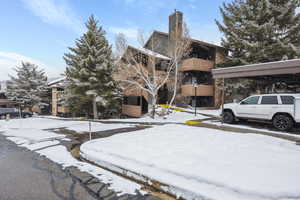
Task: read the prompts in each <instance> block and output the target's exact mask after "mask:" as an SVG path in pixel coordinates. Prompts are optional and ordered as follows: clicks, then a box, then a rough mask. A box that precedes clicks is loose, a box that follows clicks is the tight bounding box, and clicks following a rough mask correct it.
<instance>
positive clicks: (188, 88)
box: [181, 84, 214, 97]
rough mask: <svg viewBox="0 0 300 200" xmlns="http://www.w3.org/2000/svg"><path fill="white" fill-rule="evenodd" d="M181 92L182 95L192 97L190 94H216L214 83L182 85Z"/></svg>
mask: <svg viewBox="0 0 300 200" xmlns="http://www.w3.org/2000/svg"><path fill="white" fill-rule="evenodd" d="M181 94H182V96H186V97H190V96H214V87H213V85H198V86H197V88H196V92H195V88H194V86H193V85H192V84H189V85H182V86H181Z"/></svg>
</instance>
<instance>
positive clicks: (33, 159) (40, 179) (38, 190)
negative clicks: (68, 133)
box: [0, 134, 154, 200]
mask: <svg viewBox="0 0 300 200" xmlns="http://www.w3.org/2000/svg"><path fill="white" fill-rule="evenodd" d="M0 199H1V200H27V199H30V200H95V199H104V200H105V199H124V200H125V199H147V200H150V199H154V197H152V196H139V195H137V196H132V195H123V196H117V194H116V193H114V192H113V191H111V190H109V189H108V186H107V185H105V184H103V183H101V182H99V181H97V180H96V179H93V177H91V176H90V175H89V174H87V173H83V172H80V171H79V170H77V169H74V168H69V169H66V170H62V169H61V167H60V166H59V165H58V164H56V163H53V162H52V161H50V160H48V159H46V158H44V157H40V156H39V155H38V154H36V153H34V152H30V151H28V150H25V149H24V148H20V147H17V146H16V145H15V144H14V143H12V142H10V141H8V140H7V139H5V137H4V136H2V135H1V134H0Z"/></svg>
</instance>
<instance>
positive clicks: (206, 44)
mask: <svg viewBox="0 0 300 200" xmlns="http://www.w3.org/2000/svg"><path fill="white" fill-rule="evenodd" d="M155 34H158V35H161V36H163V37H167V38H168V37H169V34H168V33H165V32H161V31H157V30H154V31H153V32H152V34H151V35H150V37H149V38H148V40H147V42H146V43H145V45H144V47H145V46H147V44H148V43H149V41H150V39H151V38H152V37H153V36H154V35H155ZM191 41H192V42H195V43H198V44H201V45H204V46H208V47H213V48H221V49H224V50H225V48H224V47H221V46H219V45H215V44H212V43H208V42H203V41H201V40H196V39H193V38H191Z"/></svg>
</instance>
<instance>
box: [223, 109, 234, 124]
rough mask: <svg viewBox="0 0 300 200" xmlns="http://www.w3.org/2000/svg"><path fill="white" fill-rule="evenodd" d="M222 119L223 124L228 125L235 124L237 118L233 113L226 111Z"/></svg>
mask: <svg viewBox="0 0 300 200" xmlns="http://www.w3.org/2000/svg"><path fill="white" fill-rule="evenodd" d="M222 118H223V122H224V123H227V124H233V123H234V122H235V117H234V115H233V113H232V112H231V111H224V113H223V115H222Z"/></svg>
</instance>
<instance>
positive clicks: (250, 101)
mask: <svg viewBox="0 0 300 200" xmlns="http://www.w3.org/2000/svg"><path fill="white" fill-rule="evenodd" d="M258 100H259V96H255V97H250V98H248V99H246V100H244V101H242V103H241V104H242V105H253V104H258Z"/></svg>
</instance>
